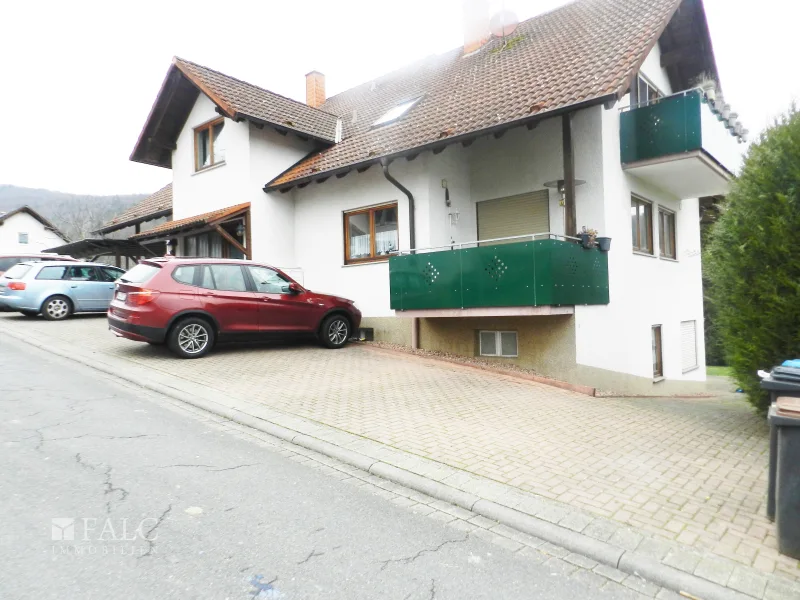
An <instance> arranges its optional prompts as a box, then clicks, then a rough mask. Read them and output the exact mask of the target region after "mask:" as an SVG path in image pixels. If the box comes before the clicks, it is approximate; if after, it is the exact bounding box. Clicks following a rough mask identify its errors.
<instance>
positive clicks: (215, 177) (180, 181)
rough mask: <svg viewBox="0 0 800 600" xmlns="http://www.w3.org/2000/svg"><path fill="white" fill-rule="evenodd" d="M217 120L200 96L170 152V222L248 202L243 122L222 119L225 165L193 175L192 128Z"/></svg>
mask: <svg viewBox="0 0 800 600" xmlns="http://www.w3.org/2000/svg"><path fill="white" fill-rule="evenodd" d="M217 118H219V114H217V112H216V111H215V110H214V103H213V102H211V100H209V99H208V98H207V97H206V96H205V95H203V94H200V96H199V97H198V99H197V102H195V105H194V108H192V111H191V113H189V118H188V119H187V120H186V125H185V126H184V128H183V131H181V133H180V135H179V136H178V141H177V144H176V149H175V150H174V151H173V152H172V215H173V219H174V220H176V221H177V220H178V219H183V218H185V217H190V216H193V215H198V214H202V213H206V212H210V211H212V210H216V209H219V208H225V207H228V206H233V205H235V204H241V203H242V202H247V201H248V200H249V189H250V185H249V184H250V144H249V141H250V135H249V126H248V124H247V123H245V122H242V123H235V122H233V121H231V120H230V119H225V127H224V129H223V137H222V138H221V139H222V140H224V142H225V164H223V165H220V166H214V167H212V168H209V169H205V170H203V171H199V172H195V168H194V129H195V128H196V127H197V126H198V125H202V124H203V123H207V122H208V121H211V120H214V119H217Z"/></svg>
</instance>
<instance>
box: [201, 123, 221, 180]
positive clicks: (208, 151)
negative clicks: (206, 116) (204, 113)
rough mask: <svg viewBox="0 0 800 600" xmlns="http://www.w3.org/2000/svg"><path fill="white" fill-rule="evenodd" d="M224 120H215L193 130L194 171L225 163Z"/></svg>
mask: <svg viewBox="0 0 800 600" xmlns="http://www.w3.org/2000/svg"><path fill="white" fill-rule="evenodd" d="M224 129H225V120H224V119H217V120H216V121H212V122H210V123H205V124H204V125H201V126H200V127H197V128H196V129H195V130H194V148H195V164H194V170H195V171H202V170H203V169H207V168H208V167H212V166H214V165H218V164H221V163H224V162H225V135H224Z"/></svg>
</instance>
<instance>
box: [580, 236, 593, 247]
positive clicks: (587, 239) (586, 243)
mask: <svg viewBox="0 0 800 600" xmlns="http://www.w3.org/2000/svg"><path fill="white" fill-rule="evenodd" d="M578 237H579V238H580V239H581V246H583V247H584V248H586V249H589V248H594V236H593V235H590V234H588V233H579V234H578Z"/></svg>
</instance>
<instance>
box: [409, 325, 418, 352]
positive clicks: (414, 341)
mask: <svg viewBox="0 0 800 600" xmlns="http://www.w3.org/2000/svg"><path fill="white" fill-rule="evenodd" d="M411 348H412V349H413V350H419V318H418V317H412V318H411Z"/></svg>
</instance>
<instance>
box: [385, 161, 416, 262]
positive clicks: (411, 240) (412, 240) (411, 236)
mask: <svg viewBox="0 0 800 600" xmlns="http://www.w3.org/2000/svg"><path fill="white" fill-rule="evenodd" d="M381 166H382V167H383V176H384V177H386V179H387V180H388V181H389V183H391V184H392V185H393V186H394V187H396V188H397V189H398V190H400V191H401V192H403V193H404V194H405V195H406V196H407V197H408V246H409V248H410V250H411V253H412V254H413V253H414V249H415V247H416V245H417V240H416V237H417V236H416V227H415V226H414V194H412V193H411V192H410V191H409V190H408V188H407V187H405V186H404V185H403V184H402V183H400V182H399V181H397V179H395V178H394V177H392V174H391V173H389V161H388V160H386V159H385V158H382V159H381Z"/></svg>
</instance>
